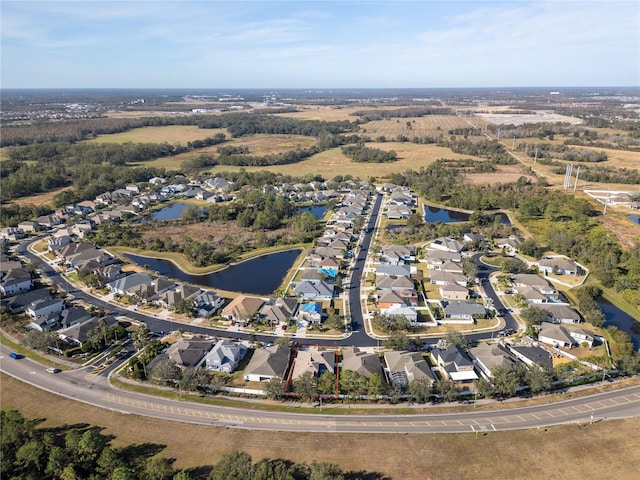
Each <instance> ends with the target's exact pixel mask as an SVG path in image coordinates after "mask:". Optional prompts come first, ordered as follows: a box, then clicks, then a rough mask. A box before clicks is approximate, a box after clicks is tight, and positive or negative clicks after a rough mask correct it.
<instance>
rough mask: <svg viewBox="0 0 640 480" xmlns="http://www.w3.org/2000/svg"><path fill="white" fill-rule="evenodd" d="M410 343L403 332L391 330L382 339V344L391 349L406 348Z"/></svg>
mask: <svg viewBox="0 0 640 480" xmlns="http://www.w3.org/2000/svg"><path fill="white" fill-rule="evenodd" d="M410 343H411V340H410V339H409V337H407V336H406V335H405V334H404V333H402V332H393V333H391V335H389V336H388V337H387V339H386V340H385V341H384V346H385V348H390V349H391V350H406V349H407V348H408V347H409V344H410Z"/></svg>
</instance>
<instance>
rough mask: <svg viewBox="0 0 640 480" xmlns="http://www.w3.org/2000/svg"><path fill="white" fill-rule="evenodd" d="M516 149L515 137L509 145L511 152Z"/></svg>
mask: <svg viewBox="0 0 640 480" xmlns="http://www.w3.org/2000/svg"><path fill="white" fill-rule="evenodd" d="M515 149H516V137H515V136H514V137H513V143H512V144H511V150H515Z"/></svg>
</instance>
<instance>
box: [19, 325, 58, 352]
mask: <svg viewBox="0 0 640 480" xmlns="http://www.w3.org/2000/svg"><path fill="white" fill-rule="evenodd" d="M22 343H23V345H26V346H27V347H29V348H33V349H34V350H40V351H43V352H45V351H47V350H48V349H49V348H50V347H53V346H54V345H55V340H54V338H53V335H52V334H51V333H49V332H41V331H39V330H34V329H29V330H28V331H27V333H26V334H25V335H24V337H23V339H22Z"/></svg>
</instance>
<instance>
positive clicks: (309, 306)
mask: <svg viewBox="0 0 640 480" xmlns="http://www.w3.org/2000/svg"><path fill="white" fill-rule="evenodd" d="M296 321H297V322H298V324H302V325H303V326H305V325H308V324H309V323H312V324H315V325H320V324H321V323H322V304H321V303H319V302H312V303H302V304H300V307H299V308H298V313H297V316H296Z"/></svg>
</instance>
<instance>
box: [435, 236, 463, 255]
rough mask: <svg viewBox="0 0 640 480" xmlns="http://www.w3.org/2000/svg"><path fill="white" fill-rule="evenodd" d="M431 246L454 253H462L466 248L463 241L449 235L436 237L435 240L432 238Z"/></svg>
mask: <svg viewBox="0 0 640 480" xmlns="http://www.w3.org/2000/svg"><path fill="white" fill-rule="evenodd" d="M429 247H430V248H433V249H436V250H442V251H444V252H453V253H460V252H462V250H464V244H463V243H461V242H459V241H458V240H455V239H453V238H447V237H440V238H436V239H435V240H432V241H431V242H430V243H429Z"/></svg>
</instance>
